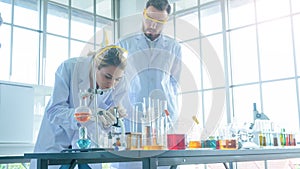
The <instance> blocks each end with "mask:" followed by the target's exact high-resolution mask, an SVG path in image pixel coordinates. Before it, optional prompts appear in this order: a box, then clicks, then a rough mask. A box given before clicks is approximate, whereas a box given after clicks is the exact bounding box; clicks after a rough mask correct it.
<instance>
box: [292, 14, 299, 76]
mask: <svg viewBox="0 0 300 169" xmlns="http://www.w3.org/2000/svg"><path fill="white" fill-rule="evenodd" d="M293 19H294V22H293V23H294V39H295V52H296V61H297V72H298V75H300V14H299V15H295V16H294V18H293Z"/></svg>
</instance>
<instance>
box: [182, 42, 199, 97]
mask: <svg viewBox="0 0 300 169" xmlns="http://www.w3.org/2000/svg"><path fill="white" fill-rule="evenodd" d="M195 46H196V49H195ZM181 47H182V49H181V50H182V70H181V76H180V87H181V90H182V92H187V91H193V90H200V89H201V75H200V73H201V71H200V64H201V60H200V54H199V50H198V51H196V50H197V48H198V49H199V40H198V39H197V40H194V41H190V42H187V43H183V44H181Z"/></svg>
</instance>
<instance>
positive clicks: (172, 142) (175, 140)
mask: <svg viewBox="0 0 300 169" xmlns="http://www.w3.org/2000/svg"><path fill="white" fill-rule="evenodd" d="M167 140H168V149H169V150H184V149H185V148H186V145H185V134H168V135H167Z"/></svg>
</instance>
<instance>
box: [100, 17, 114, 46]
mask: <svg viewBox="0 0 300 169" xmlns="http://www.w3.org/2000/svg"><path fill="white" fill-rule="evenodd" d="M113 30H114V27H113V22H111V21H107V20H104V19H102V18H99V17H97V22H96V44H97V45H100V46H104V45H105V43H104V42H105V41H106V39H105V36H107V41H108V44H113V43H114V34H113V33H114V32H113ZM105 33H106V34H105Z"/></svg>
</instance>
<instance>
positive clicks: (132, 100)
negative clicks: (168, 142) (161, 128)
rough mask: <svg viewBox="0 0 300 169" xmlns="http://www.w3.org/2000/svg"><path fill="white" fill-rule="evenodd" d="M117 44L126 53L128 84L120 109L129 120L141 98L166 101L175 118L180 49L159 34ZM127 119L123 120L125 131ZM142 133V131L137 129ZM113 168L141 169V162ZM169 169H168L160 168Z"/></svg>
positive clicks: (127, 127) (127, 126) (142, 35)
mask: <svg viewBox="0 0 300 169" xmlns="http://www.w3.org/2000/svg"><path fill="white" fill-rule="evenodd" d="M117 45H119V46H121V47H123V48H124V49H126V50H127V51H128V58H127V67H126V71H125V73H126V78H127V80H128V83H129V89H128V90H127V91H128V93H127V96H128V97H126V98H127V99H124V102H123V106H124V107H125V108H126V109H127V114H128V118H130V117H131V112H132V106H133V105H135V104H136V103H140V102H143V98H144V97H145V98H149V97H151V98H153V99H161V100H167V102H168V110H169V112H170V114H171V118H172V119H173V120H174V121H176V119H177V118H178V113H179V111H178V101H177V93H178V92H179V89H180V88H179V77H180V71H181V56H182V53H181V46H180V44H179V43H178V42H176V41H175V40H174V39H172V38H170V37H168V36H166V35H162V34H161V35H160V36H159V37H158V38H157V39H155V40H154V41H150V40H149V39H148V38H147V37H146V36H145V35H144V33H138V34H134V35H130V36H128V37H125V38H123V39H121V40H120V41H119V42H118V43H117ZM130 122H131V120H130V119H125V126H126V129H127V130H128V131H130V130H131V129H129V127H130ZM139 130H141V129H139ZM111 167H112V168H122V169H126V168H128V169H129V168H130V169H141V168H142V163H141V162H127V163H113V164H111ZM159 168H169V167H159Z"/></svg>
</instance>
